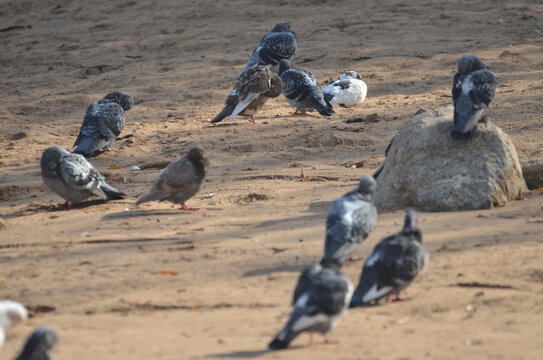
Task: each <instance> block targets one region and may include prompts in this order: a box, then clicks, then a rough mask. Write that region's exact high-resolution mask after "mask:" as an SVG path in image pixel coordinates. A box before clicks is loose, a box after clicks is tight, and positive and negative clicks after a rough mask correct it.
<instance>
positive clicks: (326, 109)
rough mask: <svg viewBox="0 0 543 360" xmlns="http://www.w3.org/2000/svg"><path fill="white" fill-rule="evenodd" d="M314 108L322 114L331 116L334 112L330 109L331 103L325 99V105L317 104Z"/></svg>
mask: <svg viewBox="0 0 543 360" xmlns="http://www.w3.org/2000/svg"><path fill="white" fill-rule="evenodd" d="M315 109H316V110H317V111H318V112H319V114H321V115H322V116H332V115H333V114H335V113H336V112H335V111H334V110H333V109H332V105H330V103H329V102H328V101H327V102H326V106H322V105H321V104H319V106H316V107H315Z"/></svg>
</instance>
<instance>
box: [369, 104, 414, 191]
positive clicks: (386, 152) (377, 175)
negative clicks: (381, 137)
mask: <svg viewBox="0 0 543 360" xmlns="http://www.w3.org/2000/svg"><path fill="white" fill-rule="evenodd" d="M415 115H416V114H415ZM396 136H398V134H396V135H394V136H393V137H392V139H390V142H389V143H388V146H387V148H386V149H385V160H383V162H382V163H381V164H380V165H379V167H378V168H377V169H376V170H375V171H374V172H373V174H372V175H371V176H373V178H374V179H375V180H377V178H378V177H379V175H381V172H382V171H383V168H384V167H385V161H386V157H387V156H388V152H389V151H390V148H391V147H392V144H394V140H396Z"/></svg>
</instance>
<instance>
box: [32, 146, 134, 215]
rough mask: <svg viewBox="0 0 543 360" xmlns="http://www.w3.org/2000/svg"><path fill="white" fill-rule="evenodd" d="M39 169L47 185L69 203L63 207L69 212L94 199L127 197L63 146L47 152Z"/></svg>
mask: <svg viewBox="0 0 543 360" xmlns="http://www.w3.org/2000/svg"><path fill="white" fill-rule="evenodd" d="M40 166H41V178H42V180H43V182H44V184H45V185H46V186H47V187H48V188H49V189H51V190H53V191H54V192H56V193H57V194H58V195H60V196H61V197H62V198H64V200H66V202H65V203H64V204H62V205H61V206H63V207H64V208H66V209H70V208H71V205H72V204H73V203H76V202H80V201H82V200H85V199H86V198H88V197H90V196H93V195H96V196H100V197H102V198H106V199H108V200H112V199H122V198H123V196H125V195H126V194H125V193H123V192H122V191H120V190H119V189H116V188H114V187H113V186H111V185H109V184H108V183H107V182H106V179H105V178H104V177H103V176H102V175H100V173H99V172H98V170H96V168H95V167H94V166H93V165H92V164H91V163H90V162H89V161H88V160H87V159H85V157H84V156H83V155H80V154H72V153H71V152H69V151H66V150H64V149H63V148H61V147H60V146H51V147H49V148H47V149H45V151H44V152H43V154H42V156H41V161H40Z"/></svg>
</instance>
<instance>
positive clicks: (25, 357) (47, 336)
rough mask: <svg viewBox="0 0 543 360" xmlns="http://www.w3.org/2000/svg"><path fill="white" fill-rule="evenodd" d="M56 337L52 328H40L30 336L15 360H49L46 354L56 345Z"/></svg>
mask: <svg viewBox="0 0 543 360" xmlns="http://www.w3.org/2000/svg"><path fill="white" fill-rule="evenodd" d="M57 341H58V337H57V334H56V332H55V330H53V329H52V328H50V327H49V326H42V327H40V328H38V329H37V330H36V331H34V332H33V333H32V335H30V337H29V338H28V340H27V341H26V344H25V346H24V347H23V350H22V351H21V354H20V355H19V356H17V358H16V359H15V360H51V357H49V354H47V352H48V351H49V350H51V349H52V348H53V347H55V345H56V344H57Z"/></svg>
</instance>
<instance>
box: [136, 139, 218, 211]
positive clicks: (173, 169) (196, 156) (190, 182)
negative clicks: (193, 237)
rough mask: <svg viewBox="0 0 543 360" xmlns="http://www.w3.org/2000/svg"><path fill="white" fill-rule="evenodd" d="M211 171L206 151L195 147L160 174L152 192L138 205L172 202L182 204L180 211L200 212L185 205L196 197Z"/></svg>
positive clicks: (137, 202) (140, 199)
mask: <svg viewBox="0 0 543 360" xmlns="http://www.w3.org/2000/svg"><path fill="white" fill-rule="evenodd" d="M208 169H209V160H208V159H207V156H205V155H204V149H202V148H201V147H193V148H192V149H190V151H189V152H188V154H187V155H185V156H183V157H181V158H179V159H177V160H176V161H174V162H172V163H171V164H169V165H168V166H166V167H165V168H164V169H162V170H161V171H160V174H158V176H157V178H156V180H155V182H154V183H153V186H152V187H151V190H149V192H148V193H147V194H145V195H143V196H142V197H140V198H139V199H138V201H136V205H139V204H141V203H144V202H147V201H156V200H158V201H170V202H172V203H174V204H181V208H180V209H179V210H198V209H197V208H191V207H188V206H187V205H185V202H186V201H187V200H188V199H190V198H191V197H193V196H194V195H196V193H197V192H198V191H200V189H201V187H202V183H203V182H204V179H205V177H206V175H207V171H208Z"/></svg>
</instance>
